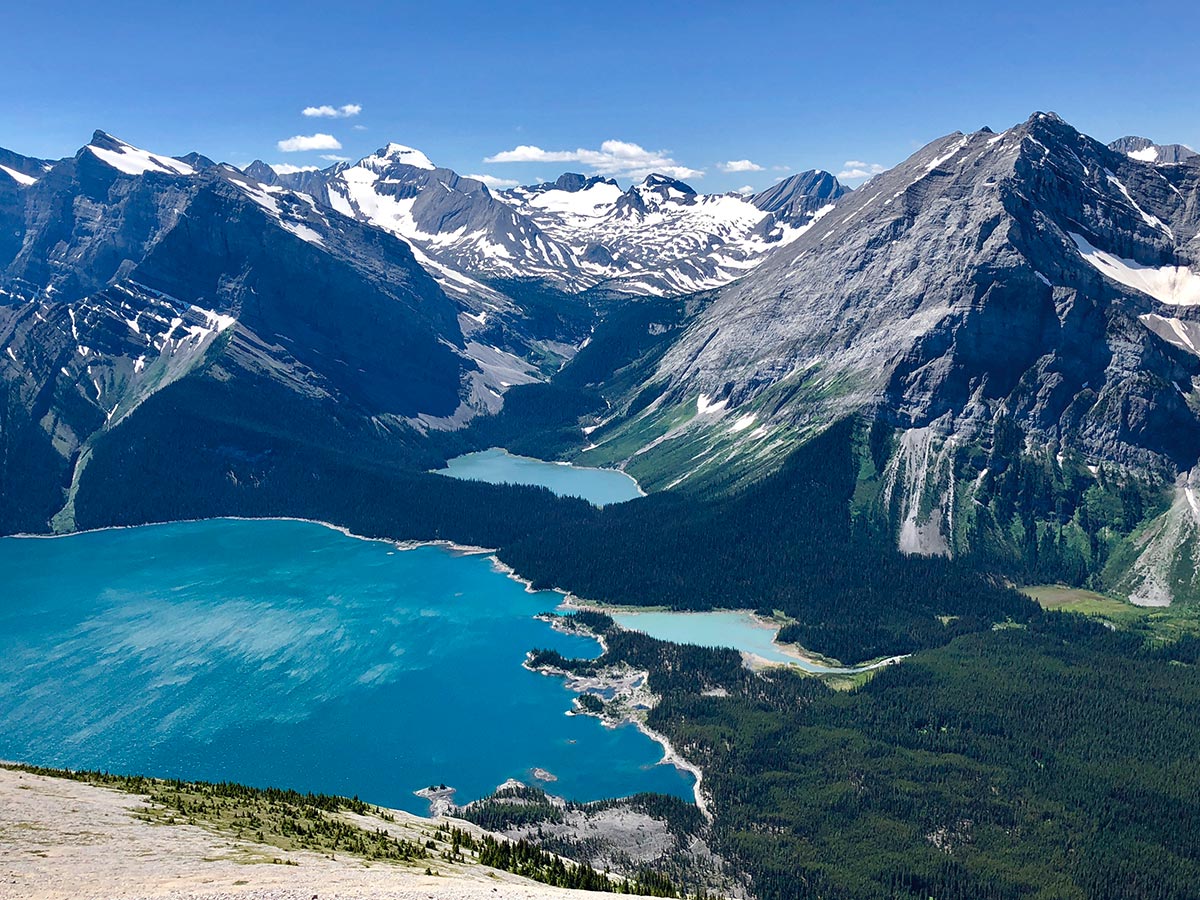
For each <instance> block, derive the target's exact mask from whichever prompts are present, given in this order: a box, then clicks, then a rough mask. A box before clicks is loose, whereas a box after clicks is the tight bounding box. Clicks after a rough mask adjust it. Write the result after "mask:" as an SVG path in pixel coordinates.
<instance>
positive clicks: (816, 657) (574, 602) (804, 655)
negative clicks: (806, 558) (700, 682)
mask: <svg viewBox="0 0 1200 900" xmlns="http://www.w3.org/2000/svg"><path fill="white" fill-rule="evenodd" d="M559 609H563V610H588V611H591V612H598V613H603V614H604V615H607V616H618V615H624V616H639V615H645V614H648V613H658V614H662V615H671V616H680V617H686V616H703V615H707V614H711V613H736V614H738V615H741V616H745V617H746V619H747V620H749V622H750V623H752V624H753V625H754V627H756V628H762V629H764V630H769V629H773V630H774V632H775V633H774V636H773V637H772V638H771V645H772V647H773V648H774V649H775V650H776V651H777V652H779V653H780V654H782V655H784V656H787V657H789V658H790V661H789V660H776V659H768V658H767V657H765V656H761V655H759V654H757V653H754V652H753V651H750V650H744V649H742V648H740V647H732V646H731V647H729V649H734V650H739V651H740V652H741V654H742V657H743V659H744V661H745V663H746V666H747V668H750V669H752V670H754V671H758V670H760V669H768V668H773V667H778V666H791V665H792V664H793V663H792V661H794V662H795V663H796V664H798V665H799V667H800V668H801V669H802V671H804V672H806V673H807V674H809V675H817V676H826V675H833V676H838V675H858V674H860V673H863V672H870V671H872V670H874V669H878V668H882V667H884V666H889V665H894V664H896V663H899V662H900V661H902V660H904V659H907V658H908V656H909V654H903V655H900V656H889V657H884V658H880V659H875V660H871V661H869V662H866V663H863V664H862V665H857V666H846V665H843V664H842V663H841V662H840V661H838V660H830V659H828V658H826V657H823V656H821V655H820V654H816V653H812V652H811V651H806V650H804V649H803V648H800V647H799V646H798V645H796V644H790V643H786V642H780V641H779V640H778V635H779V631H780V629H781V628H782V625H781V624H779V623H777V622H775V621H772V620H770V619H767V618H765V617H763V616H760V615H759V614H758V613H756V612H755V611H754V610H751V609H734V608H722V609H711V610H675V609H671V608H670V607H665V606H622V605H617V604H605V603H601V602H598V601H594V600H583V599H580V598H579V597H576V596H574V595H572V594H569V593H568V594H567V595H566V596H565V597H564V599H563V602H562V603H561V604H559ZM616 624H617V626H618V627H620V628H625V629H626V630H632V631H636V630H638V629H636V628H634V629H631V628H629V625H628V624H627V623H623V622H620V621H618V622H616ZM651 637H654V635H651ZM658 639H659V640H666V641H668V643H688V642H687V641H678V640H672V639H669V638H658ZM699 646H706V645H699Z"/></svg>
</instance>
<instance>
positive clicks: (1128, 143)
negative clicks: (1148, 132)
mask: <svg viewBox="0 0 1200 900" xmlns="http://www.w3.org/2000/svg"><path fill="white" fill-rule="evenodd" d="M1108 149H1110V150H1116V151H1117V152H1118V153H1124V154H1125V155H1126V156H1129V157H1132V158H1133V159H1136V160H1139V161H1141V162H1149V163H1159V164H1161V165H1173V164H1175V163H1184V162H1190V163H1191V164H1193V165H1200V153H1197V152H1196V151H1195V150H1193V149H1192V148H1191V147H1189V146H1187V145H1186V144H1156V143H1154V141H1152V140H1150V138H1144V137H1134V136H1132V135H1131V136H1129V137H1123V138H1117V139H1116V140H1115V141H1113V142H1112V143H1111V144H1109V145H1108Z"/></svg>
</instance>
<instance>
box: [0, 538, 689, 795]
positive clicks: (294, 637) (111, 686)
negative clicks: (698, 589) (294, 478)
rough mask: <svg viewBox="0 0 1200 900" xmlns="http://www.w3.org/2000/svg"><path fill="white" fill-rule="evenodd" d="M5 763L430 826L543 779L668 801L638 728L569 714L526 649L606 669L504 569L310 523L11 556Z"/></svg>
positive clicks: (3, 549) (63, 546)
mask: <svg viewBox="0 0 1200 900" xmlns="http://www.w3.org/2000/svg"><path fill="white" fill-rule="evenodd" d="M0 584H2V585H3V586H4V587H3V592H2V595H3V596H2V597H0V723H3V727H2V728H0V758H6V759H18V760H24V761H29V762H34V763H38V764H43V765H53V766H70V767H89V768H91V767H98V768H105V769H108V770H110V771H117V772H130V773H132V772H140V773H146V774H152V775H160V776H170V777H180V778H188V779H204V780H225V779H228V780H234V781H241V782H246V783H250V784H255V785H260V786H262V785H279V786H286V787H292V788H297V789H300V790H313V791H325V792H330V793H339V794H347V795H353V794H358V795H360V796H362V797H363V798H365V799H368V800H370V801H372V802H375V803H380V804H385V805H390V806H398V807H401V808H404V809H408V810H412V811H414V812H425V811H426V810H427V805H426V803H425V802H424V801H422V800H421V799H419V798H417V797H414V796H413V795H412V791H414V790H415V789H418V788H421V787H424V786H426V785H429V784H431V783H442V782H444V783H446V784H449V785H452V786H454V787H457V788H458V789H459V794H458V797H457V799H458V800H459V801H460V802H462V801H465V800H470V799H474V798H477V797H480V796H482V795H484V794H486V793H488V792H490V791H491V790H492V789H494V788H495V787H496V786H497V785H498V784H500V783H501V782H503V781H505V780H506V779H508V778H517V779H520V780H523V781H526V782H529V781H530V780H531V776H530V770H531V769H532V768H534V767H540V768H543V769H546V770H548V771H549V772H551V773H553V774H554V775H557V776H558V781H557V782H554V783H552V784H549V785H546V787H548V788H549V789H550V790H551V791H552V792H553V793H556V794H561V795H564V796H567V797H569V798H572V799H578V800H589V799H598V798H602V797H617V796H625V795H628V794H632V793H635V792H638V791H648V790H653V791H662V792H666V793H672V794H676V795H679V796H683V797H690V796H691V790H692V778H691V776H690V775H687V774H685V773H682V772H679V771H678V770H676V769H674V768H673V767H670V766H665V765H656V763H658V761H659V760H660V759H661V757H662V748H661V747H660V746H659V745H658V744H656V743H654V742H653V741H651V740H650V739H649V738H647V737H646V736H644V735H643V734H641V733H640V732H638V731H637V730H636V729H635V728H633V727H631V726H627V727H623V728H617V729H607V728H604V727H603V726H602V725H601V724H600V722H599V721H598V720H596V719H594V718H591V717H585V716H567V715H565V712H566V711H567V710H568V709H569V708H570V706H571V700H572V695H571V693H570V692H569V691H567V690H566V689H565V687H564V685H563V682H562V681H561V680H559V679H557V678H549V677H546V676H542V675H539V674H536V673H533V672H530V671H528V670H526V669H524V668H522V667H521V663H522V661H523V659H524V656H525V653H526V651H527V650H529V649H531V648H533V647H552V648H555V649H557V650H559V651H560V652H562V653H564V654H568V655H576V656H581V655H582V656H594V655H596V653H597V652H598V647H597V645H596V643H595V642H594V641H592V640H590V639H588V638H583V637H580V636H573V635H564V634H560V633H558V632H555V631H553V630H552V629H551V628H550V627H549V626H548V625H546V624H545V623H543V622H541V621H538V620H535V619H534V618H532V616H533V615H535V614H536V613H538V612H542V611H545V610H548V609H552V608H553V607H554V606H555V605H557V603H558V602H559V599H560V598H559V596H558V595H556V594H552V593H542V594H530V593H528V592H526V591H525V590H524V588H523V587H522V586H521V585H520V584H519V583H517V582H515V581H513V580H512V579H510V578H507V577H505V576H504V575H503V574H501V573H499V572H497V571H495V569H494V568H493V565H492V563H491V561H490V560H489V559H488V558H487V557H485V556H462V555H455V554H453V553H451V552H449V551H447V550H444V549H441V548H436V547H422V548H419V549H416V550H411V551H400V550H397V549H396V548H395V547H394V546H392V545H391V544H388V543H384V542H379V541H364V540H358V539H355V538H350V537H347V536H345V535H343V534H341V533H339V532H337V531H334V530H332V529H329V528H325V527H322V526H320V525H316V524H312V523H306V522H291V521H234V520H212V521H205V522H192V523H180V524H171V525H159V526H148V527H144V528H134V529H122V530H112V531H101V532H94V533H90V534H81V535H74V536H71V537H67V538H58V539H54V540H35V539H25V538H4V539H0Z"/></svg>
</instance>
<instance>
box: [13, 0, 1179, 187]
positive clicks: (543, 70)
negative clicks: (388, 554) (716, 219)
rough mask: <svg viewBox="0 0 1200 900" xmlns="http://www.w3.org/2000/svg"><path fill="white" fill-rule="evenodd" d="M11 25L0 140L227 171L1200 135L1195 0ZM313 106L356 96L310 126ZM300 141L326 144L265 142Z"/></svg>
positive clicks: (738, 156)
mask: <svg viewBox="0 0 1200 900" xmlns="http://www.w3.org/2000/svg"><path fill="white" fill-rule="evenodd" d="M1188 9H1191V10H1192V11H1191V12H1188ZM281 11H283V12H281ZM4 20H5V31H6V35H5V39H4V41H3V46H4V51H5V53H4V55H5V62H4V70H5V82H6V90H5V95H4V100H3V102H2V103H0V146H3V147H7V148H9V149H12V150H16V151H18V152H22V153H26V154H29V155H34V156H45V157H59V156H65V155H69V154H72V153H74V152H75V150H76V149H77V148H78V147H79V146H81V145H82V144H84V143H86V142H87V140H88V137H89V136H90V134H91V132H92V130H94V129H96V128H102V129H104V130H106V131H109V132H111V133H113V134H115V135H117V136H118V137H121V138H123V139H125V140H127V141H129V142H131V143H133V144H137V145H138V146H142V147H146V148H148V149H152V150H156V151H159V152H165V153H169V154H176V155H177V154H182V153H186V152H188V151H191V150H198V151H200V152H202V153H204V154H206V155H208V156H211V157H213V158H215V159H218V160H223V161H229V162H233V163H236V164H245V163H248V162H250V161H251V160H253V159H255V158H262V159H265V160H266V161H267V162H270V163H287V164H291V165H327V164H328V162H327V161H325V160H323V159H322V156H329V155H333V156H345V157H352V158H357V157H360V156H363V155H365V154H367V153H369V152H370V151H372V150H374V149H375V148H377V147H380V146H382V145H383V144H385V143H387V142H388V141H397V142H400V143H404V144H409V145H411V146H414V147H418V148H420V149H421V150H423V151H425V153H426V154H428V156H429V157H430V158H432V159H433V160H434V162H436V163H438V164H439V165H445V166H448V167H450V168H453V169H455V170H457V171H459V172H461V173H463V174H485V175H490V176H493V177H494V178H499V179H507V180H516V181H522V182H528V181H533V180H536V179H537V178H539V177H541V178H553V177H555V176H557V175H558V174H559V173H561V172H563V171H568V170H570V171H585V172H591V171H603V172H606V173H609V174H614V175H617V176H618V177H621V178H622V180H627V179H628V178H629V177H639V176H640V175H641V174H642V173H643V172H644V171H645V170H646V169H647V168H654V169H659V170H663V169H666V170H673V171H675V172H676V173H677V174H679V175H686V176H687V178H686V180H688V181H691V182H692V183H693V184H695V185H696V186H697V187H698V188H700V189H703V190H710V191H712V190H729V189H733V188H737V187H740V186H743V185H750V186H752V187H755V188H762V187H765V186H767V185H769V184H770V183H771V182H773V181H774V180H776V179H778V178H779V177H781V175H782V174H784V173H785V172H786V171H789V170H802V169H808V168H824V169H828V170H830V171H833V172H835V173H837V172H843V171H851V170H855V169H858V170H862V171H869V170H870V169H871V167H873V166H890V165H893V164H895V163H897V162H899V161H900V160H902V159H903V158H905V157H906V156H908V155H909V154H910V153H911V152H912V151H914V150H915V149H917V148H918V147H920V146H922V145H923V144H925V143H927V142H928V141H930V140H932V139H933V138H935V137H937V136H939V135H942V134H945V133H947V132H951V131H956V130H962V131H968V130H973V129H976V128H979V127H981V126H983V125H989V126H991V127H992V128H993V129H996V130H1001V129H1002V128H1004V127H1007V126H1008V125H1011V124H1013V123H1014V122H1017V121H1021V120H1023V119H1025V118H1026V117H1027V116H1028V115H1029V114H1030V113H1031V112H1033V111H1035V110H1053V111H1055V112H1057V113H1059V114H1060V115H1062V116H1063V117H1064V118H1065V119H1067V121H1069V122H1071V123H1072V124H1074V125H1075V126H1076V127H1078V128H1080V129H1081V130H1083V131H1086V132H1088V133H1089V134H1092V135H1094V136H1096V137H1098V138H1101V139H1103V140H1106V141H1107V140H1111V139H1113V138H1115V137H1119V136H1121V135H1123V134H1130V133H1132V134H1145V135H1147V136H1150V137H1153V138H1154V139H1156V140H1159V141H1162V142H1171V141H1179V142H1182V143H1187V144H1190V145H1192V146H1194V147H1198V148H1200V100H1198V97H1197V87H1196V79H1195V75H1196V71H1197V59H1198V58H1200V37H1198V35H1200V4H1186V3H1185V4H1169V5H1167V6H1166V7H1163V6H1162V5H1155V7H1153V8H1152V7H1151V6H1150V5H1149V4H1144V5H1141V4H1130V3H1128V2H1124V3H1120V4H1118V3H1111V2H1105V0H1100V2H1093V3H1082V2H1074V0H1067V2H1053V0H1051V2H1047V0H1041V2H1026V0H1015V2H1001V0H996V2H991V3H986V4H974V3H971V2H967V0H963V2H958V3H945V4H942V3H928V2H925V3H910V4H907V5H902V4H886V5H885V4H877V5H872V4H858V5H854V4H833V3H820V4H818V3H808V2H790V3H763V2H753V0H742V2H737V3H730V2H723V3H707V2H703V0H699V2H691V3H674V2H659V3H655V2H650V0H642V2H623V0H618V2H606V3H593V4H583V3H529V2H520V0H516V2H506V3H503V4H485V3H478V2H475V3H467V2H442V3H437V4H434V3H428V2H425V3H420V4H409V3H379V2H369V0H356V2H353V3H349V4H333V3H328V2H325V3H314V2H307V0H300V2H292V3H289V4H280V3H276V4H259V3H245V2H237V3H234V2H228V0H210V2H208V3H205V4H199V5H197V4H179V5H175V4H165V3H162V2H161V0H159V2H153V3H151V2H131V0H108V2H105V3H93V2H88V3H83V2H78V0H65V2H63V3H60V4H59V5H57V6H56V7H55V10H54V15H53V16H48V15H47V14H46V10H45V9H44V8H42V7H40V6H38V5H37V4H29V3H24V4H13V5H11V8H9V9H8V10H7V11H6V13H5V17H4ZM68 23H69V24H68ZM324 105H328V106H332V107H334V108H335V109H338V110H339V112H340V108H341V107H344V106H357V107H361V109H360V110H359V111H358V112H357V113H356V114H354V115H349V116H345V117H337V118H333V117H322V116H304V115H302V110H304V109H305V108H307V107H319V106H324ZM313 135H330V136H332V138H333V139H334V140H335V141H336V142H337V143H338V144H339V145H340V149H333V148H332V147H331V148H329V149H323V150H310V151H296V152H283V151H282V150H281V149H280V147H279V142H280V141H286V140H287V139H289V138H293V137H297V136H302V137H312V136H313ZM605 142H609V143H608V144H607V146H606V143H605ZM309 143H313V142H309ZM315 143H318V144H319V143H321V140H318V141H316V142H315ZM325 143H329V144H332V143H333V142H332V141H326V142H325ZM518 148H537V149H523V150H518ZM539 150H540V151H541V152H540V153H539V152H538V151H539ZM512 158H516V159H522V160H527V161H524V162H506V161H504V160H506V159H512ZM485 160H492V161H485ZM850 161H856V162H858V163H860V164H861V165H858V166H851V165H849V164H848V163H849V162H850ZM730 163H736V165H733V166H730V165H729V164H730ZM730 168H732V169H734V170H735V171H732V172H728V171H725V169H730ZM697 173H703V174H697ZM852 183H854V182H853V181H852Z"/></svg>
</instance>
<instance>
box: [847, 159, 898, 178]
mask: <svg viewBox="0 0 1200 900" xmlns="http://www.w3.org/2000/svg"><path fill="white" fill-rule="evenodd" d="M842 165H843V166H844V168H843V169H842V171H840V172H838V173H837V177H838V178H870V177H871V176H872V175H878V174H879V173H880V172H886V171H887V168H886V167H885V166H881V165H880V164H879V163H866V162H863V161H862V160H858V159H848V160H846V161H845V162H844V163H843V164H842Z"/></svg>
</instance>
